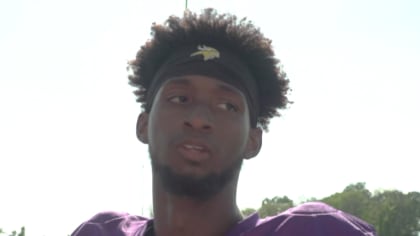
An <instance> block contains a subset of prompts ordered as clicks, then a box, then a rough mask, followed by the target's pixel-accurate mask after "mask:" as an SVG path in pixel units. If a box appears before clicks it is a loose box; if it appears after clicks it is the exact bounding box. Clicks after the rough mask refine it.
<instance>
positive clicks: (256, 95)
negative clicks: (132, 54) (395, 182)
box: [72, 9, 375, 236]
mask: <svg viewBox="0 0 420 236" xmlns="http://www.w3.org/2000/svg"><path fill="white" fill-rule="evenodd" d="M152 31H153V34H152V35H153V39H152V40H151V41H149V42H147V43H146V44H145V45H144V46H143V47H142V48H141V49H140V51H139V52H138V54H137V56H136V59H135V60H133V61H131V62H130V63H129V69H130V70H132V74H131V75H130V76H129V79H130V83H131V85H133V86H135V87H137V88H138V89H137V90H136V92H135V94H136V95H137V97H138V101H139V102H140V103H141V106H142V108H143V112H142V113H141V114H140V115H139V117H138V122H137V137H138V139H139V140H140V141H141V142H142V143H145V144H147V145H148V147H149V152H150V158H151V164H152V171H153V207H154V209H153V213H154V219H146V218H143V217H139V216H132V215H128V214H120V213H114V212H105V213H100V214H98V215H96V216H94V217H93V218H92V219H90V220H89V221H87V222H85V223H84V224H82V225H80V226H79V228H77V229H76V230H75V232H74V233H73V234H72V235H73V236H140V235H142V236H143V235H144V236H151V235H155V236H178V235H180V236H181V235H182V236H198V235H200V236H217V235H228V236H236V235H243V236H258V235H278V236H291V235H295V236H309V235H313V236H321V235H322V236H366V235H370V236H373V235H375V233H374V230H373V228H372V227H371V226H370V225H368V224H366V223H365V222H363V221H362V220H360V219H357V218H356V217H354V216H351V215H349V214H346V213H344V212H340V211H337V210H335V209H334V208H332V207H329V206H328V205H325V204H323V203H307V204H303V205H301V206H298V207H296V208H293V209H290V210H288V211H286V212H284V213H280V214H279V215H277V216H274V217H271V218H267V219H259V218H258V215H257V214H254V215H251V216H250V217H248V218H246V219H244V218H243V216H242V215H241V213H240V211H239V209H238V207H237V205H236V188H237V183H238V178H239V172H240V168H241V164H242V161H243V160H244V159H250V158H253V157H255V156H256V155H257V154H258V153H259V151H260V148H261V144H262V130H267V129H268V123H269V120H270V119H271V118H272V117H274V116H276V115H278V112H277V110H278V109H282V108H285V107H286V105H287V104H288V99H287V97H286V94H287V91H288V80H287V79H286V75H285V73H284V72H283V71H281V70H280V69H279V66H278V63H279V61H278V60H277V59H276V58H275V57H274V53H273V50H272V47H271V41H270V40H269V39H267V38H265V37H264V36H263V35H262V33H261V32H260V31H259V29H257V28H255V26H254V25H253V24H251V23H249V22H247V21H245V20H243V21H239V22H238V21H237V20H236V18H235V17H234V16H232V15H226V14H217V12H216V11H215V10H212V9H207V10H205V11H203V13H202V14H200V15H196V14H193V13H191V12H186V13H185V15H184V17H183V18H179V17H175V16H172V17H170V18H169V19H168V20H167V22H166V24H164V25H158V24H155V25H153V27H152Z"/></svg>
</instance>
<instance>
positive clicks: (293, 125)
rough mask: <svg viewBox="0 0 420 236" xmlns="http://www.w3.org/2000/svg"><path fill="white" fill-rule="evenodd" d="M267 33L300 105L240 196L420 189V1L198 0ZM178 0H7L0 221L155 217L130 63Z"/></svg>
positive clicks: (1, 27) (69, 227)
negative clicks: (359, 187)
mask: <svg viewBox="0 0 420 236" xmlns="http://www.w3.org/2000/svg"><path fill="white" fill-rule="evenodd" d="M188 4H189V6H188V7H189V9H191V10H192V11H195V12H199V11H200V10H201V9H203V8H205V7H214V8H216V9H218V10H219V12H229V13H233V14H236V15H238V17H239V18H242V17H247V18H248V19H249V20H252V22H253V23H255V25H257V26H258V27H260V28H261V30H262V32H263V33H264V34H265V35H266V36H267V37H269V38H270V39H272V41H273V47H274V49H275V53H276V56H277V57H278V58H279V59H280V60H281V64H282V67H283V69H284V70H285V72H286V73H287V75H288V78H289V79H290V86H291V88H292V91H291V92H290V95H289V96H290V99H291V100H292V101H293V102H294V103H293V104H291V105H290V106H289V108H288V109H286V110H282V111H281V117H278V118H275V119H273V120H272V122H271V125H270V131H269V132H268V133H264V137H263V148H262V151H261V153H260V154H259V155H258V156H257V157H256V158H254V159H251V160H248V161H246V162H245V164H244V166H243V168H242V173H241V177H240V181H239V187H238V205H239V207H240V208H247V207H253V208H258V207H259V206H260V204H261V201H262V200H263V199H264V198H266V197H269V198H271V197H274V196H284V195H286V196H288V197H290V198H291V199H293V200H294V201H295V203H299V202H300V201H304V200H305V199H308V198H311V197H316V198H322V197H326V196H329V195H331V194H333V193H336V192H341V191H342V190H343V189H344V188H345V187H346V186H347V185H349V184H352V183H357V182H365V183H366V187H367V188H368V189H369V190H371V191H375V190H386V189H396V190H400V191H403V192H410V191H420V185H419V184H418V182H419V167H418V164H417V161H416V159H419V158H420V149H419V145H418V142H419V140H420V125H419V120H420V93H419V92H418V91H417V90H418V88H420V72H419V62H420V43H419V42H420V15H419V14H418V12H420V2H419V1H416V0H412V1H409V0H392V1H391V0H381V1H379V0H351V1H350V0H320V1H311V0H277V1H274V0H272V1H270V0H259V1H246V0H242V1H236V0H224V1H223V0H211V1H210V0H189V1H188ZM184 8H185V2H184V1H183V0H153V1H150V0H149V1H143V0H120V1H107V0H101V1H99V0H89V1H82V0H73V1H62V0H38V1H29V0H14V1H6V0H1V1H0V112H1V113H0V228H3V229H4V230H5V231H6V232H8V231H11V230H18V229H19V228H20V227H21V226H26V230H27V234H28V235H41V236H42V235H44V236H55V235H67V234H70V233H71V232H72V231H73V230H74V229H75V228H76V227H77V226H78V225H79V224H80V223H82V222H83V221H85V220H87V219H88V218H90V217H92V216H93V215H94V214H96V213H98V212H100V211H104V210H114V211H125V212H130V213H132V214H137V215H146V216H147V215H149V212H150V210H151V208H152V204H151V199H152V195H151V170H150V163H149V156H148V152H147V147H146V146H145V145H143V144H141V143H140V142H139V141H137V139H136V136H135V123H136V119H137V115H138V114H139V112H140V106H139V104H138V103H136V102H135V97H134V95H133V94H132V91H133V88H131V87H130V86H129V85H128V83H127V72H126V62H127V60H129V59H132V58H134V57H135V54H136V52H137V50H138V49H139V48H140V46H141V45H143V44H144V43H145V42H146V40H147V39H149V38H150V26H151V24H152V23H153V22H157V23H162V22H163V21H164V20H165V19H166V18H167V17H168V16H169V15H178V16H180V15H182V13H183V11H184Z"/></svg>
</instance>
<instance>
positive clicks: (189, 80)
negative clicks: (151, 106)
mask: <svg viewBox="0 0 420 236" xmlns="http://www.w3.org/2000/svg"><path fill="white" fill-rule="evenodd" d="M171 87H185V88H188V89H203V90H204V89H208V90H212V91H216V92H223V93H228V94H232V95H237V96H241V97H244V94H243V93H242V91H241V90H239V89H238V88H236V87H235V86H233V85H231V84H228V83H226V82H224V81H222V80H220V79H217V78H214V77H209V76H203V75H185V76H177V77H173V78H170V79H168V80H167V81H165V83H163V84H162V86H161V89H165V88H171Z"/></svg>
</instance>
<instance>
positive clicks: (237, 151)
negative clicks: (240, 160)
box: [219, 119, 249, 158]
mask: <svg viewBox="0 0 420 236" xmlns="http://www.w3.org/2000/svg"><path fill="white" fill-rule="evenodd" d="M222 122H223V124H224V125H222V126H221V128H220V134H219V140H222V141H221V143H222V145H223V146H224V148H223V149H224V150H225V152H227V153H225V155H230V156H232V157H231V158H237V156H238V155H239V156H241V155H243V154H244V152H245V149H246V145H247V141H248V138H247V137H248V135H249V127H248V126H249V125H248V124H246V121H245V120H242V119H239V120H238V119H236V120H233V121H229V120H227V119H224V120H223V121H222Z"/></svg>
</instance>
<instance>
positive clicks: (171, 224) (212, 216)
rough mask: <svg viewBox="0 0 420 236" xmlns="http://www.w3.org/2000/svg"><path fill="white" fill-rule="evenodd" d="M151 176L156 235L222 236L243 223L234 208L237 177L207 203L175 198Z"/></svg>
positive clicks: (175, 196)
mask: <svg viewBox="0 0 420 236" xmlns="http://www.w3.org/2000/svg"><path fill="white" fill-rule="evenodd" d="M158 178H159V177H158V176H157V175H153V208H154V230H155V235H156V236H165V235H171V236H178V235H182V236H190V235H191V236H196V235H201V236H207V235H209V236H210V235H212V236H215V235H225V234H226V232H227V231H228V230H229V229H230V228H231V227H232V226H233V225H235V224H236V223H237V222H239V221H240V220H242V216H241V213H240V211H239V209H238V207H237V205H236V185H237V181H238V177H237V176H236V178H234V179H232V181H231V183H228V184H227V185H226V186H225V187H224V189H223V190H222V191H220V192H219V193H217V194H215V195H214V196H212V197H210V198H209V199H206V200H196V199H193V198H191V197H187V196H177V195H173V194H171V193H168V192H167V191H166V190H165V189H163V188H162V185H161V184H160V180H159V179H158Z"/></svg>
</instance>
